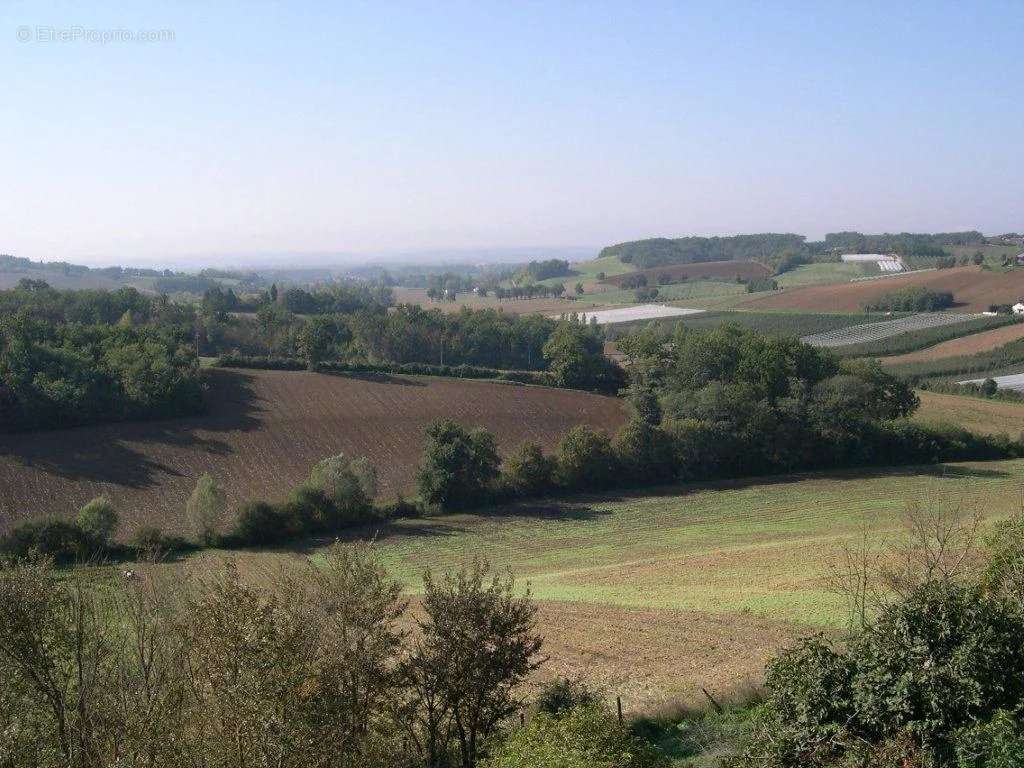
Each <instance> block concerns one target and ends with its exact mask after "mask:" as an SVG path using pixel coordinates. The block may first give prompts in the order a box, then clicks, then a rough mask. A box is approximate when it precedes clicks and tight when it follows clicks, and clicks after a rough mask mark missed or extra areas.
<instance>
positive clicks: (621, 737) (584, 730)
mask: <svg viewBox="0 0 1024 768" xmlns="http://www.w3.org/2000/svg"><path fill="white" fill-rule="evenodd" d="M484 765H485V766H486V768H667V767H668V766H669V761H668V759H667V758H666V757H665V756H664V755H662V754H661V753H659V752H658V751H657V750H656V749H655V748H654V747H652V746H651V745H650V744H648V743H646V742H644V741H642V740H641V739H639V738H637V737H635V736H633V735H631V734H630V733H629V731H627V730H626V729H625V728H623V727H622V726H621V725H619V724H618V722H617V721H616V719H615V717H614V716H613V715H611V714H610V713H609V712H607V711H605V710H604V709H603V708H601V707H600V706H597V705H589V706H583V707H576V708H574V709H570V710H567V711H565V712H562V713H560V714H556V715H551V714H548V713H546V712H538V713H537V714H536V715H534V716H533V718H531V720H530V722H529V724H528V725H527V726H526V727H525V728H521V729H518V730H516V731H513V732H512V733H511V734H510V735H509V737H508V738H507V739H506V740H505V742H504V743H503V744H501V745H500V746H499V747H498V748H497V749H496V750H495V752H494V755H493V756H492V757H491V758H490V759H488V760H487V761H485V762H484Z"/></svg>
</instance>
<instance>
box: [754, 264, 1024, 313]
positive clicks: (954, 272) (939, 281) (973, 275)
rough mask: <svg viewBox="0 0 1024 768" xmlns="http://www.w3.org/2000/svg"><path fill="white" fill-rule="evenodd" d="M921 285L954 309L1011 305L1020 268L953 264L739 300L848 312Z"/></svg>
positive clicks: (1018, 291)
mask: <svg viewBox="0 0 1024 768" xmlns="http://www.w3.org/2000/svg"><path fill="white" fill-rule="evenodd" d="M912 287H922V288H928V289H931V290H935V291H949V292H951V293H952V294H953V296H954V297H955V299H956V302H957V304H956V306H955V309H956V311H957V312H983V311H985V310H987V309H988V308H989V305H991V304H1007V303H1009V304H1012V303H1014V302H1016V301H1017V300H1019V299H1020V298H1021V296H1024V269H1013V270H1009V271H1007V272H1003V271H989V270H983V269H981V268H980V267H974V266H970V267H955V268H952V269H939V270H935V271H934V272H921V273H919V274H914V275H905V276H895V277H892V278H883V279H878V280H865V281H863V282H856V283H841V284H836V285H817V286H808V287H804V288H790V289H787V290H784V291H778V292H774V293H771V294H761V295H758V294H754V295H753V296H752V297H751V298H749V299H746V300H744V301H742V302H741V306H742V307H743V308H746V309H788V310H803V311H808V312H850V311H855V310H858V309H860V308H861V307H862V306H863V305H864V304H865V303H866V302H870V301H874V300H875V299H877V298H879V297H880V296H882V295H883V294H885V293H888V292H889V291H893V290H896V289H898V288H912Z"/></svg>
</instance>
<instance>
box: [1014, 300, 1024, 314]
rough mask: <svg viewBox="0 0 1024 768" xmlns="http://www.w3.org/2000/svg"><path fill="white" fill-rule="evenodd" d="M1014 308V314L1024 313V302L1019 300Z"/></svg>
mask: <svg viewBox="0 0 1024 768" xmlns="http://www.w3.org/2000/svg"><path fill="white" fill-rule="evenodd" d="M1012 309H1013V314H1015V315H1024V302H1020V301H1018V302H1017V303H1016V304H1014V305H1013V307H1012Z"/></svg>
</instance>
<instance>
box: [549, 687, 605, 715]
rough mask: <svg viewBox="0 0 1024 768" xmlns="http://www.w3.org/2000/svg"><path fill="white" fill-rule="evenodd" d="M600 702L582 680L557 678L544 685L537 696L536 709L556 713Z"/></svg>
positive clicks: (550, 713)
mask: <svg viewBox="0 0 1024 768" xmlns="http://www.w3.org/2000/svg"><path fill="white" fill-rule="evenodd" d="M599 703H600V697H599V696H598V695H597V694H596V693H594V692H593V691H592V690H590V688H588V687H587V685H586V684H585V683H584V682H583V681H582V680H569V679H568V678H559V679H558V680H552V681H551V682H550V683H548V684H547V685H545V686H544V688H543V689H542V690H541V692H540V695H539V696H538V697H537V711H538V712H544V713H546V714H549V715H558V714H561V713H562V712H567V711H568V710H570V709H576V708H577V707H589V706H593V705H596V704H599Z"/></svg>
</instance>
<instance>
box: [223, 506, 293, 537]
mask: <svg viewBox="0 0 1024 768" xmlns="http://www.w3.org/2000/svg"><path fill="white" fill-rule="evenodd" d="M288 535H289V526H288V519H287V517H286V515H285V514H284V512H283V510H281V509H279V508H277V507H275V506H274V505H273V504H270V503H268V502H266V501H250V502H247V503H246V504H244V505H243V506H242V508H241V509H240V510H239V512H238V521H237V522H236V523H235V536H234V537H235V539H236V540H237V541H238V543H240V544H243V545H244V544H250V545H260V544H273V543H275V542H278V541H280V540H281V539H283V538H286V537H287V536H288Z"/></svg>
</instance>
